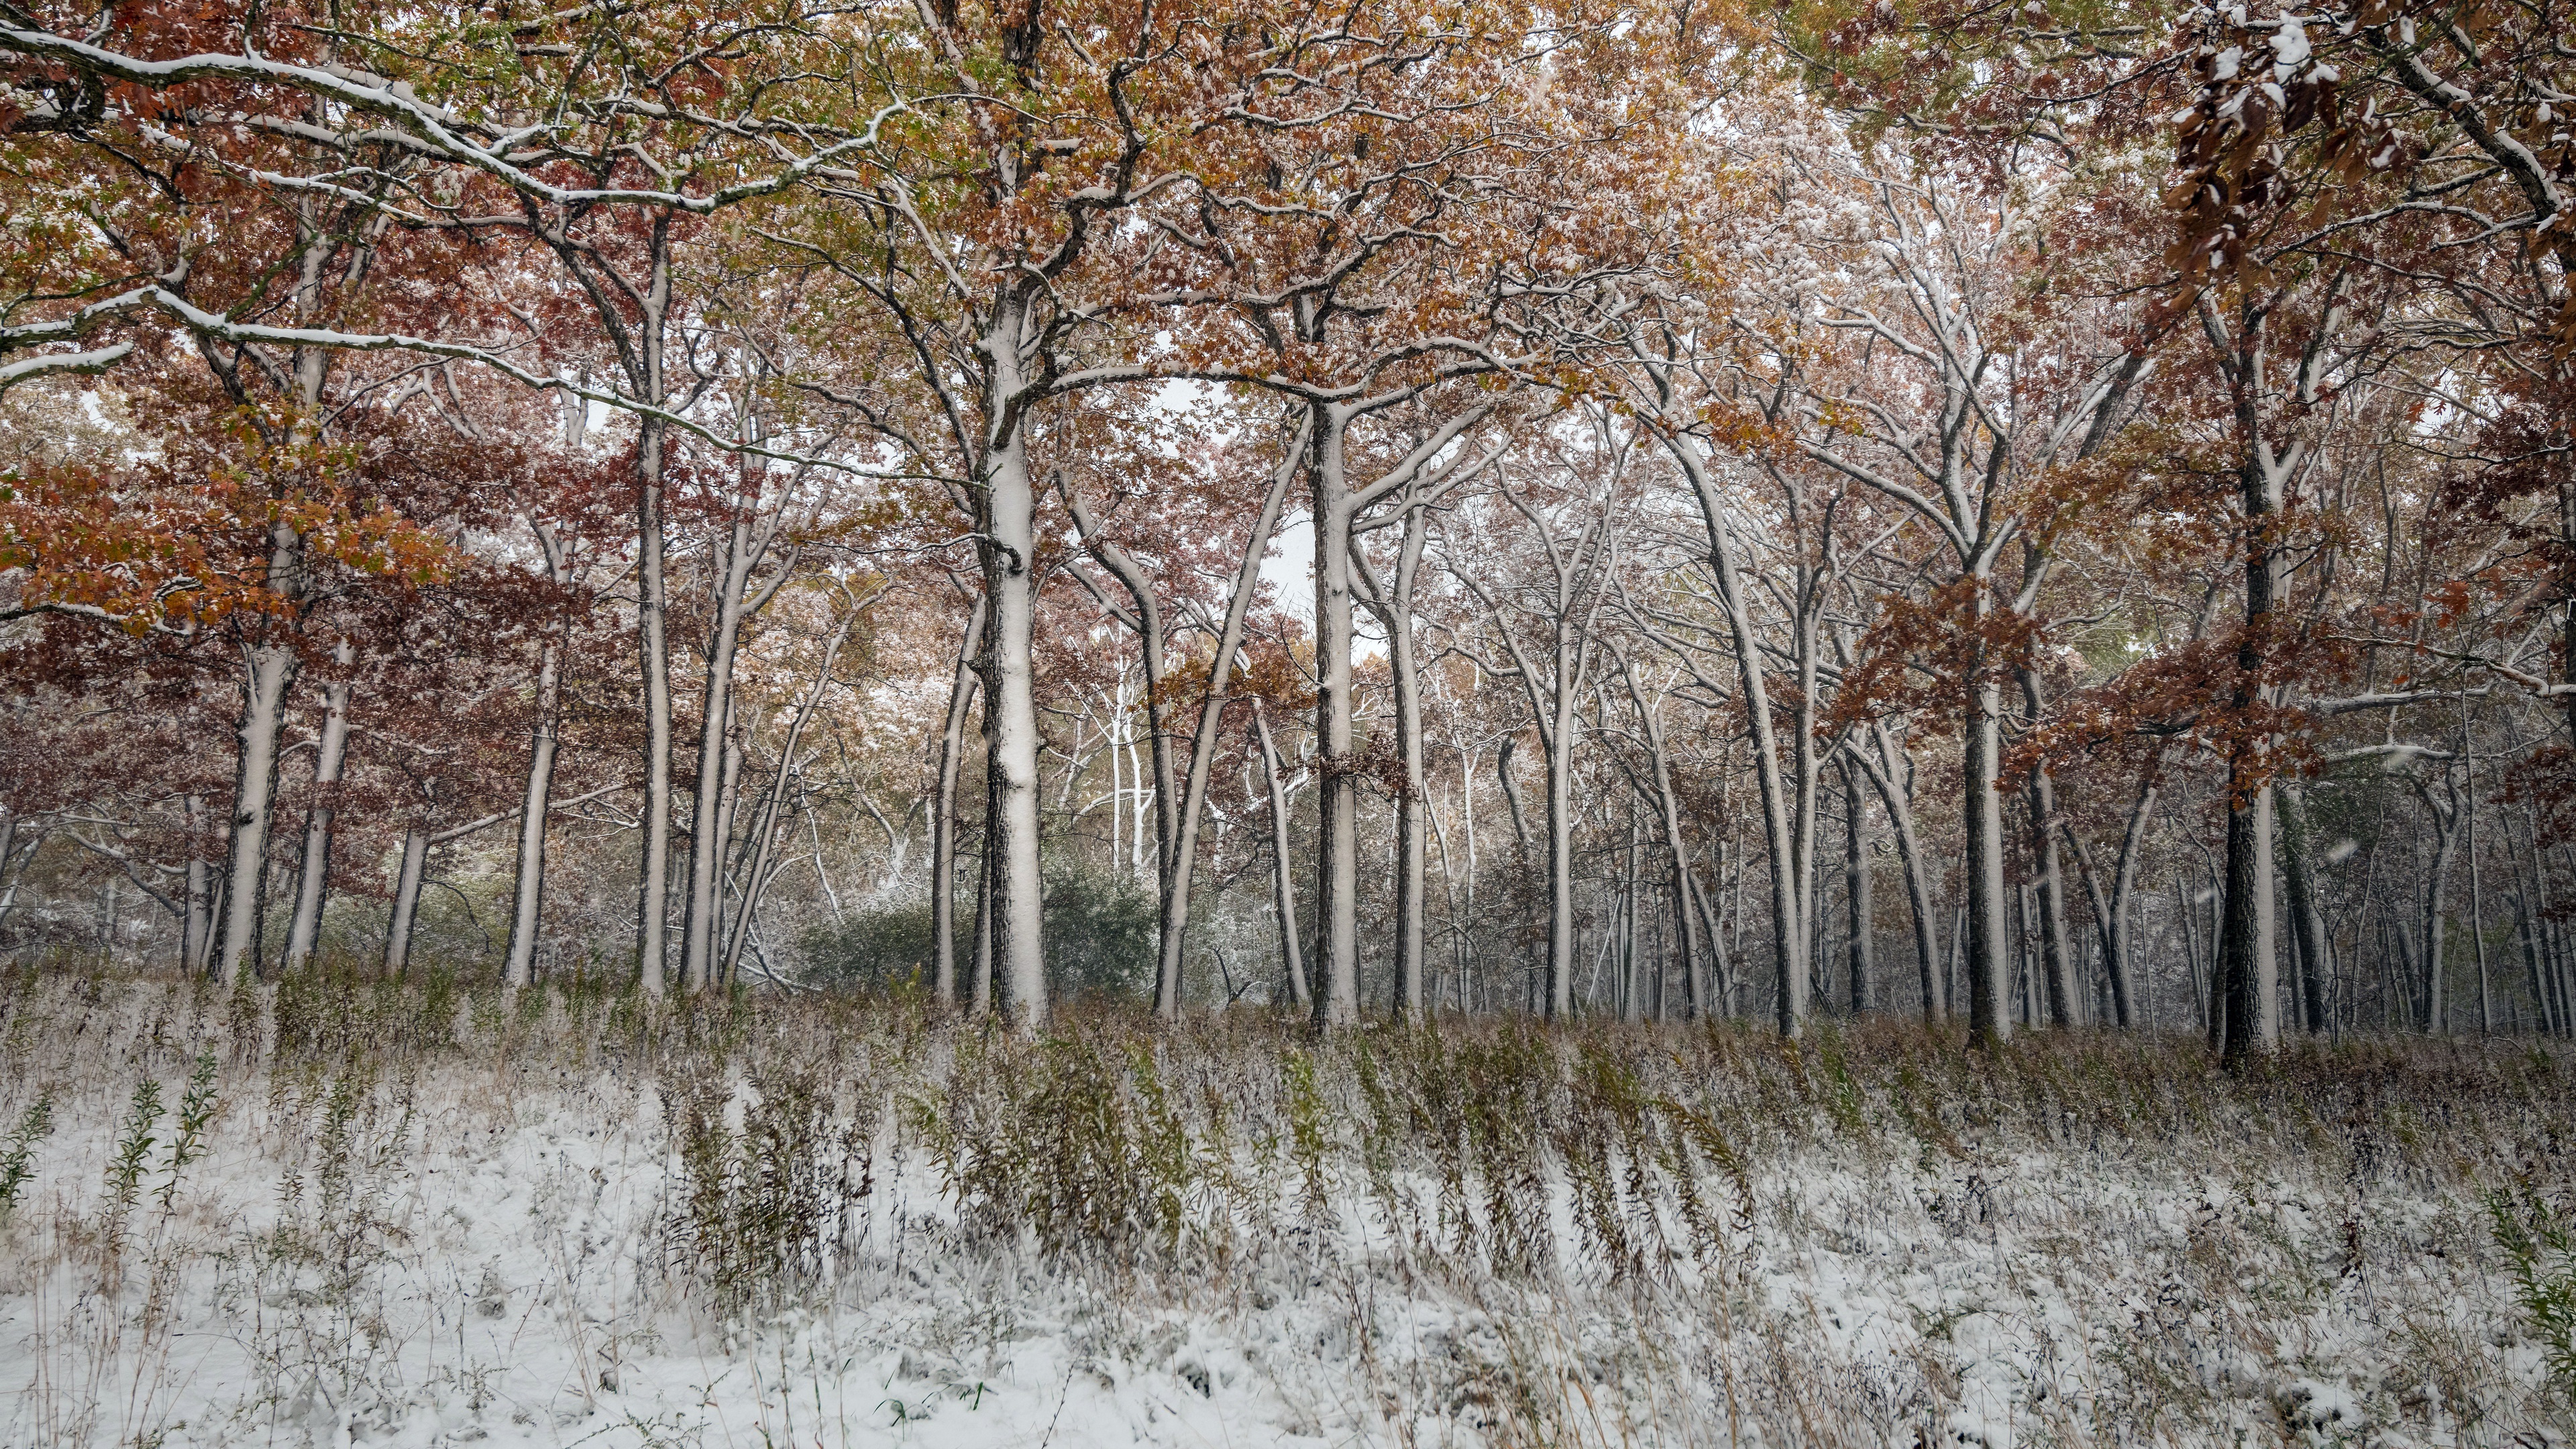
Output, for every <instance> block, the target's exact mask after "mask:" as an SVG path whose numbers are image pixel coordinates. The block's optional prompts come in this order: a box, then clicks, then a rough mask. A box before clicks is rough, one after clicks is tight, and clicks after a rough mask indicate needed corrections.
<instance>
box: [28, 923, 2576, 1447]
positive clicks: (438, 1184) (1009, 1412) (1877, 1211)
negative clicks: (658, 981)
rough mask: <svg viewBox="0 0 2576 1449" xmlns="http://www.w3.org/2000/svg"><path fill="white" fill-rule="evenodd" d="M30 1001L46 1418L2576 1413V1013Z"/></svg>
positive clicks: (2266, 1417) (307, 997)
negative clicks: (1487, 1019)
mask: <svg viewBox="0 0 2576 1449" xmlns="http://www.w3.org/2000/svg"><path fill="white" fill-rule="evenodd" d="M0 1044H5V1046H0V1050H5V1059H0V1066H5V1070H0V1126H6V1127H8V1128H9V1129H11V1135H10V1136H9V1137H8V1138H7V1139H6V1141H5V1142H0V1197H5V1199H6V1201H7V1203H8V1206H7V1208H6V1209H5V1213H6V1217H5V1219H0V1443H7V1444H10V1445H27V1446H36V1445H45V1446H56V1445H62V1446H70V1445H92V1444H95V1445H101V1446H105V1445H163V1446H179V1445H299V1446H300V1445H305V1444H312V1445H344V1444H357V1443H365V1444H403V1445H432V1444H464V1443H489V1444H506V1445H520V1444H527V1445H571V1444H596V1445H621V1446H623V1445H731V1444H760V1445H787V1444H798V1445H805V1444H820V1445H831V1446H837V1445H843V1444H921V1445H970V1444H972V1445H981V1444H994V1445H1004V1444H1015V1445H1043V1444H1066V1445H1080V1444H1126V1443H1146V1444H1173V1445H1182V1444H1316V1445H1325V1444H1330V1445H1350V1444H1405V1445H1449V1444H1457V1445H1478V1444H1537V1443H1547V1444H1558V1443H1563V1444H1657V1445H1666V1444H1669V1445H1757V1444H1759V1445H1793V1444H1795V1445H1811V1444H1812V1445H1882V1444H1884V1445H1934V1444H1939V1445H1950V1444H1957V1445H1969V1444H1977V1445H1985V1446H1988V1449H2002V1446H2006V1445H2040V1444H2076V1443H2085V1444H2212V1443H2220V1444H2224V1443H2244V1444H2274V1443H2292V1444H2335V1443H2349V1444H2386V1445H2401V1444H2428V1445H2429V1444H2492V1445H2526V1446H2539V1445H2554V1444H2564V1443H2566V1442H2568V1436H2569V1434H2570V1431H2571V1426H2576V1417H2571V1414H2570V1404H2569V1398H2568V1391H2569V1388H2570V1383H2569V1379H2568V1377H2567V1369H2568V1368H2569V1365H2568V1364H2567V1363H2565V1362H2564V1359H2563V1355H2564V1353H2565V1350H2566V1347H2567V1339H2566V1333H2567V1321H2566V1319H2565V1318H2564V1316H2563V1314H2564V1311H2565V1308H2566V1300H2565V1297H2564V1295H2565V1294H2566V1292H2567V1277H2568V1274H2569V1268H2570V1264H2569V1260H2568V1258H2567V1256H2566V1253H2565V1240H2564V1238H2563V1236H2562V1237H2561V1238H2560V1239H2559V1243H2558V1247H2557V1249H2556V1250H2555V1251H2553V1250H2552V1248H2551V1246H2550V1244H2549V1242H2548V1240H2547V1239H2548V1233H2549V1231H2550V1229H2551V1226H2552V1224H2553V1223H2557V1224H2559V1225H2561V1230H2562V1232H2563V1224H2564V1221H2565V1218H2564V1216H2563V1211H2562V1209H2563V1199H2561V1200H2560V1202H2559V1205H2558V1206H2555V1207H2554V1206H2553V1204H2552V1195H2553V1193H2557V1192H2563V1191H2564V1190H2565V1189H2566V1187H2567V1186H2568V1183H2569V1173H2570V1164H2569V1160H2568V1158H2567V1156H2566V1155H2565V1143H2564V1141H2563V1140H2562V1134H2563V1133H2564V1131H2565V1129H2566V1127H2567V1125H2568V1124H2569V1123H2570V1122H2571V1121H2576V1113H2571V1106H2576V1062H2571V1061H2570V1060H2569V1059H2568V1058H2567V1057H2566V1056H2565V1055H2564V1054H2563V1053H2560V1052H2554V1051H2551V1050H2548V1049H2545V1048H2540V1047H2535V1046H2533V1045H2531V1044H2529V1043H2515V1044H2513V1045H2511V1046H2504V1045H2497V1046H2494V1047H2490V1048H2483V1049H2482V1048H2480V1047H2479V1046H2477V1045H2475V1044H2473V1043H2465V1042H2430V1041H2419V1040H2406V1041H2397V1040H2376V1041H2354V1042H2347V1043H2344V1044H2341V1045H2332V1046H2328V1045H2308V1044H2297V1045H2293V1046H2291V1047H2289V1048H2287V1049H2285V1051H2284V1052H2283V1053H2282V1054H2281V1055H2280V1056H2279V1057H2278V1058H2277V1059H2276V1060H2275V1061H2274V1062H2273V1063H2272V1064H2271V1065H2269V1066H2268V1067H2267V1068H2265V1069H2262V1070H2257V1071H2254V1072H2251V1073H2247V1074H2244V1075H2242V1076H2230V1075H2228V1074H2226V1073H2223V1072H2221V1071H2219V1070H2217V1069H2216V1067H2215V1066H2214V1064H2213V1062H2212V1060H2211V1059H2210V1058H2209V1057H2208V1055H2207V1053H2206V1052H2205V1051H2204V1050H2203V1048H2202V1047H2201V1046H2200V1045H2199V1044H2198V1043H2196V1042H2194V1041H2192V1040H2190V1039H2188V1038H2181V1037H2161V1038H2148V1039H2137V1038H2134V1037H2114V1036H2110V1035H2107V1034H2106V1035H2098V1036H2073V1037H2056V1038H2050V1037H2046V1036H2041V1037H2037V1038H2033V1039H2026V1040H2024V1041H2020V1042H2016V1043H2014V1044H2012V1045H2011V1046H2009V1047H2007V1048H2005V1049H2004V1050H2002V1051H2000V1052H1997V1053H1995V1054H1993V1055H1992V1056H1990V1057H1987V1056H1977V1055H1971V1054H1967V1053H1964V1052H1962V1051H1961V1050H1960V1048H1959V1046H1958V1044H1957V1043H1956V1042H1955V1041H1954V1040H1951V1039H1949V1038H1948V1037H1947V1036H1943V1035H1936V1034H1934V1033H1931V1032H1928V1031H1926V1030H1924V1029H1922V1028H1919V1027H1914V1026H1900V1025H1895V1024H1878V1023H1870V1024H1866V1025H1862V1026H1858V1027H1846V1028H1842V1029H1837V1027H1836V1026H1835V1025H1834V1024H1831V1023H1819V1024H1818V1026H1817V1028H1816V1029H1815V1031H1814V1032H1813V1034H1812V1035H1811V1036H1810V1037H1809V1038H1808V1039H1807V1040H1805V1041H1803V1042H1794V1043H1793V1042H1783V1041H1780V1040H1778V1039H1776V1038H1774V1037H1772V1036H1770V1035H1769V1034H1767V1033H1761V1032H1757V1031H1752V1030H1746V1029H1740V1028H1737V1027H1733V1026H1723V1025H1721V1026H1715V1027H1708V1028H1693V1029H1678V1028H1624V1029H1623V1028H1612V1027H1587V1028H1583V1029H1578V1030H1571V1031H1567V1030H1551V1029H1546V1028H1543V1027H1539V1026H1536V1025H1531V1024H1516V1023H1476V1024H1472V1025H1466V1026H1446V1025H1444V1026H1442V1027H1440V1028H1438V1029H1433V1030H1422V1031H1415V1032H1409V1033H1408V1032H1400V1031H1395V1030H1382V1031H1375V1032H1361V1033H1355V1034H1351V1035H1348V1036H1344V1037H1339V1038H1334V1039H1329V1040H1324V1041H1317V1040H1315V1039H1313V1038H1311V1037H1310V1036H1309V1035H1308V1034H1307V1033H1306V1032H1305V1031H1304V1030H1302V1028H1300V1027H1298V1026H1294V1025H1292V1024H1291V1023H1290V1022H1289V1021H1287V1020H1286V1019H1284V1018H1282V1017H1277V1016H1272V1015H1269V1014H1266V1013H1253V1012H1243V1011H1238V1012H1234V1013H1230V1014H1224V1015H1218V1016H1213V1017H1206V1018H1198V1019H1194V1020H1192V1021H1190V1022H1189V1023H1187V1024H1186V1025H1184V1026H1182V1027H1180V1028H1178V1029H1166V1030H1156V1029H1153V1028H1150V1027H1148V1026H1146V1025H1144V1024H1142V1023H1137V1022H1133V1021H1129V1020H1125V1019H1111V1018H1106V1017H1103V1018H1085V1017H1082V1016H1080V1015H1079V1014H1076V1013H1071V1012H1068V1013H1066V1014H1065V1016H1064V1019H1063V1020H1062V1021H1061V1022H1060V1024H1059V1029H1058V1031H1057V1033H1056V1034H1055V1035H1053V1036H1050V1037H1048V1038H1045V1039H1042V1040H1038V1041H1034V1042H1032V1041H1024V1040H1020V1039H1017V1038H1014V1037H1012V1036H1009V1035H1007V1034H998V1033H987V1032H985V1031H983V1030H980V1029H975V1028H960V1027H957V1026H951V1025H941V1024H938V1023H936V1022H935V1021H934V1020H933V1019H932V1018H930V1017H929V1016H927V1015H926V1014H925V1013H923V1012H921V1011H919V1010H917V1009H914V1008H913V1007H910V1006H905V1005H900V1004H894V1005H888V1004H861V1003H858V1002H854V1001H850V1000H846V999H824V998H810V997H809V998H800V999H792V1000H774V999H773V1000H759V1001H749V1000H736V1001H733V1002H730V1003H721V1004H710V1005H705V1006H695V1007H687V1008H672V1007H654V1006H648V1005H646V1004H645V1003H644V1002H643V1001H642V1000H641V999H639V998H637V997H635V996H633V995H630V994H620V993H611V992H607V991H602V990H596V989H584V988H579V987H576V988H574V989H572V990H568V991H567V990H529V991H526V992H523V993H520V994H518V995H517V996H516V997H515V998H512V997H508V996H504V995H502V994H500V993H498V992H494V991H484V990H475V991H467V990H463V989H459V988H456V987H454V986H451V985H449V984H446V983H444V982H441V981H439V980H436V979H428V980H415V981H414V982H412V983H409V984H391V983H383V982H334V981H331V980H329V979H327V978H324V977H320V976H311V977H304V978H296V979H292V980H290V981H289V982H288V983H287V984H286V985H285V986H283V987H280V986H275V985H271V986H264V987H245V988H243V989H241V990H239V991H236V992H232V993H229V994H228V993H225V992H223V991H222V990H221V989H220V988H217V987H213V986H209V985H207V984H204V983H203V982H202V981H182V980H175V979H154V978H135V977H130V976H118V975H98V974H89V975H81V974H45V975H38V974H36V973H34V972H30V971H24V970H21V971H16V972H13V973H11V974H7V975H0ZM2553 1275H2554V1276H2553ZM2553 1282H2554V1283H2555V1285H2556V1291H2557V1293H2558V1294H2559V1295H2561V1296H2560V1297H2558V1298H2556V1299H2552V1298H2551V1296H2550V1294H2551V1290H2552V1286H2553ZM2553 1302H2554V1303H2556V1305H2557V1311H2558V1312H2559V1313H2560V1314H2561V1315H2562V1316H2560V1317H2558V1318H2557V1319H2556V1321H2555V1325H2554V1328H2553V1324H2552V1321H2551V1305H2552V1303H2553ZM2535 1310H2537V1313H2535ZM2553 1335H2554V1337H2553ZM2553 1345H2554V1347H2553ZM2554 1354H2555V1355H2556V1356H2558V1357H2559V1359H2560V1361H2559V1362H2557V1363H2556V1364H2555V1365H2554V1366H2553V1362H2552V1359H2553V1355H2554ZM2553 1375H2554V1377H2553Z"/></svg>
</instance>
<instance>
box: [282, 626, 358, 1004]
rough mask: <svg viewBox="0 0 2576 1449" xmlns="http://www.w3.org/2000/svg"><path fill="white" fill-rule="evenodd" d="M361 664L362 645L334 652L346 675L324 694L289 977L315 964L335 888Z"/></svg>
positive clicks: (291, 924) (344, 643)
mask: <svg viewBox="0 0 2576 1449" xmlns="http://www.w3.org/2000/svg"><path fill="white" fill-rule="evenodd" d="M357 658H358V650H357V645H356V644H355V643H353V642H352V641H350V640H347V639H342V640H341V641H340V642H339V643H338V644H336V645H334V646H332V650H331V662H332V663H333V664H334V665H337V666H338V667H339V668H340V669H341V670H342V671H343V673H342V675H341V677H340V678H337V679H334V680H333V681H331V683H330V684H329V685H327V686H325V687H324V689H323V691H322V701H323V703H322V738H321V739H320V741H319V742H318V743H317V746H316V749H315V753H314V761H313V805H312V808H311V809H310V810H309V811H308V812H307V813H306V817H305V823H304V860H303V866H302V868H301V869H300V870H299V871H298V872H297V873H296V882H295V913H294V915H293V916H291V917H290V918H289V919H288V922H287V927H286V969H288V970H290V971H292V970H295V969H297V968H298V967H301V966H302V965H303V964H304V963H305V962H306V961H308V960H310V959H312V956H313V947H314V944H315V942H316V941H317V940H318V939H319V937H320V936H321V932H322V906H323V903H324V897H325V896H326V895H327V894H328V892H329V889H330V884H331V819H332V815H333V812H334V811H335V809H336V808H337V805H338V800H339V793H340V780H341V777H342V776H343V775H344V774H345V773H346V767H347V764H348V758H349V680H348V677H347V674H346V671H347V669H348V668H349V666H350V665H352V664H354V663H356V662H357Z"/></svg>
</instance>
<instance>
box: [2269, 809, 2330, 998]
mask: <svg viewBox="0 0 2576 1449" xmlns="http://www.w3.org/2000/svg"><path fill="white" fill-rule="evenodd" d="M2306 805H2307V802H2306V800H2305V798H2304V797H2303V796H2302V794H2301V793H2300V790H2299V788H2298V787H2297V786H2296V785H2283V786H2282V787H2281V798H2280V814H2281V873H2282V876H2283V877H2284V882H2283V883H2284V884H2286V885H2287V886H2288V887H2289V895H2290V930H2291V934H2292V936H2293V937H2294V938H2295V942H2296V945H2297V947H2298V958H2299V994H2300V996H2301V997H2302V998H2303V1002H2304V1005H2305V1006H2306V1008H2307V1010H2306V1016H2305V1025H2306V1027H2307V1029H2308V1031H2309V1033H2310V1034H2311V1035H2323V1034H2324V1032H2325V1030H2326V1026H2327V1022H2326V975H2325V973H2326V959H2327V958H2326V952H2327V949H2328V946H2327V937H2326V925H2325V916H2324V914H2323V913H2322V912H2321V911H2319V910H2318V908H2317V893H2316V887H2315V884H2314V882H2312V881H2311V880H2310V879H2309V875H2308V864H2309V849H2308V847H2309V844H2310V842H2309V840H2308V821H2307V809H2306Z"/></svg>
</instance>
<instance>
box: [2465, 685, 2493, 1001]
mask: <svg viewBox="0 0 2576 1449" xmlns="http://www.w3.org/2000/svg"><path fill="white" fill-rule="evenodd" d="M2460 711H2461V718H2460V768H2461V773H2462V774H2464V775H2465V776H2467V785H2468V788H2467V790H2466V792H2465V793H2464V795H2463V798H2462V800H2461V802H2460V832H2461V834H2462V835H2464V836H2466V837H2467V839H2468V855H2469V941H2470V944H2471V945H2472V946H2474V947H2475V948H2476V950H2477V958H2478V1035H2480V1036H2493V1035H2495V1029H2496V1025H2495V988H2494V986H2493V984H2492V983H2491V981H2490V979H2489V977H2488V975H2487V922H2486V901H2485V898H2484V895H2483V893H2482V892H2481V891H2480V889H2479V882H2478V755H2477V739H2476V737H2475V736H2474V735H2472V734H2471V733H2470V730H2469V721H2468V702H2467V700H2466V699H2465V698H2463V699H2462V701H2461V705H2460Z"/></svg>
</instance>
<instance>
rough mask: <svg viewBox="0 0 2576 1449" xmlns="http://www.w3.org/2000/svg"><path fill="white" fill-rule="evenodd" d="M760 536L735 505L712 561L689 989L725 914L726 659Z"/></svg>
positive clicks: (685, 935) (706, 968)
mask: <svg viewBox="0 0 2576 1449" xmlns="http://www.w3.org/2000/svg"><path fill="white" fill-rule="evenodd" d="M765 542H766V539H755V538H754V537H753V533H752V527H751V519H750V517H749V516H748V515H747V514H745V513H744V512H742V511H741V510H739V509H737V510H736V511H735V514H734V518H733V523H732V526H731V529H730V530H729V532H728V534H727V537H726V540H725V546H724V549H723V550H722V552H721V553H719V554H718V556H717V558H716V560H715V567H716V578H715V600H714V602H715V606H716V607H715V625H714V629H713V631H712V632H711V633H710V634H709V636H708V638H707V648H706V660H707V683H706V695H705V700H704V708H703V710H702V712H701V714H700V716H699V721H698V792H697V799H696V801H695V802H694V803H693V805H692V808H691V812H690V816H689V892H688V899H687V901H686V903H685V906H684V909H685V912H686V914H685V915H684V916H683V917H682V920H683V925H682V928H681V936H680V963H681V972H680V978H681V982H682V984H683V985H684V986H685V987H686V988H687V989H688V990H689V991H690V992H692V993H695V992H700V991H704V990H706V989H707V986H708V981H709V977H710V975H711V974H712V971H713V966H714V961H715V952H716V936H717V931H718V929H719V924H720V923H719V918H720V917H721V916H722V915H723V914H724V896H723V884H724V859H725V846H726V843H727V842H726V834H725V832H726V827H727V825H728V824H729V823H730V822H729V821H727V819H726V818H725V816H726V810H725V785H726V771H725V761H726V753H727V751H728V750H730V749H731V748H733V745H732V739H733V730H732V725H733V665H734V655H735V652H736V650H737V648H738V647H739V645H740V643H741V640H742V623H743V619H744V617H745V616H746V614H747V613H748V612H749V611H748V610H746V609H745V607H744V604H745V602H746V595H747V594H748V593H749V590H750V587H751V569H752V564H753V562H754V561H755V560H756V559H757V558H758V556H759V554H760V551H761V545H762V544H763V543H765Z"/></svg>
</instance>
